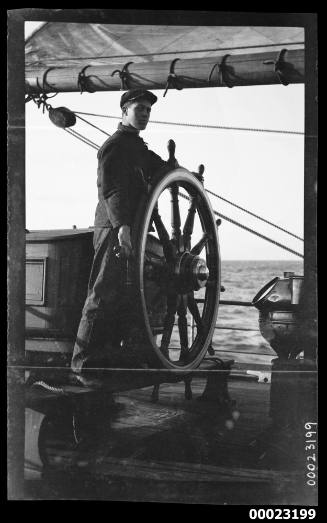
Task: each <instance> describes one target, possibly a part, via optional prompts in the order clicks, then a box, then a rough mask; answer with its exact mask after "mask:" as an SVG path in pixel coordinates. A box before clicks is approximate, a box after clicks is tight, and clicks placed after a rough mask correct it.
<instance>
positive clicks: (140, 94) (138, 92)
mask: <svg viewBox="0 0 327 523" xmlns="http://www.w3.org/2000/svg"><path fill="white" fill-rule="evenodd" d="M137 98H146V99H147V100H149V101H150V102H151V105H153V104H155V103H156V101H157V100H158V98H157V97H156V95H155V94H153V93H151V91H147V90H146V89H142V88H135V89H130V90H129V91H126V93H124V94H123V96H122V97H121V99H120V107H121V108H122V107H123V106H124V105H125V103H126V102H130V101H132V100H136V99H137Z"/></svg>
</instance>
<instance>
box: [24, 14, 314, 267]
mask: <svg viewBox="0 0 327 523" xmlns="http://www.w3.org/2000/svg"><path fill="white" fill-rule="evenodd" d="M29 24H33V25H29ZM36 24H39V23H28V26H27V24H25V26H27V27H26V29H27V32H26V36H28V34H29V33H30V32H31V31H32V30H34V29H35V28H36V27H37V25H36ZM153 92H154V93H155V94H156V95H157V96H158V101H157V103H156V104H155V105H153V107H152V114H151V120H158V121H165V122H179V123H193V124H198V125H199V124H203V125H216V126H235V127H249V128H259V129H277V130H292V131H297V132H303V131H304V85H303V84H296V85H288V86H287V87H286V86H283V85H273V86H250V87H234V88H232V89H229V88H227V87H226V88H201V89H184V90H182V91H177V90H169V91H168V93H167V95H166V97H163V90H154V91H153ZM121 94H122V92H98V93H83V94H82V95H81V94H80V93H60V94H58V95H57V96H56V97H54V98H53V99H52V100H49V102H50V103H51V104H52V106H53V107H59V106H65V107H68V108H69V109H71V110H75V111H81V112H89V113H97V114H103V115H110V116H116V117H120V116H121V113H120V108H119V100H120V97H121ZM83 117H84V118H87V119H88V120H89V121H90V122H91V123H93V124H95V125H97V126H99V127H101V128H102V129H103V130H105V131H106V132H107V133H109V134H113V133H114V132H115V130H116V128H117V125H118V122H119V120H118V119H110V118H100V117H99V118H96V117H91V116H89V117H88V116H84V115H83ZM73 129H74V130H76V131H78V132H80V133H81V134H84V135H86V136H88V137H89V138H90V139H91V140H92V141H94V142H95V143H97V144H98V145H101V144H102V143H103V142H104V141H105V139H106V136H105V135H104V134H102V133H101V132H99V131H97V130H95V129H93V128H92V127H90V126H88V125H86V124H84V123H83V122H80V121H78V123H77V124H76V125H75V126H74V127H73ZM141 136H142V138H143V139H144V140H145V141H146V142H147V143H148V147H149V148H150V149H152V150H153V151H155V152H156V153H157V154H159V155H160V156H162V158H164V159H167V158H168V153H167V142H168V140H169V139H171V138H172V139H173V140H174V141H175V143H176V158H177V160H178V162H179V164H180V165H182V166H183V167H185V168H187V169H188V170H190V171H195V170H197V168H198V165H199V164H203V165H204V166H205V171H204V184H205V187H206V188H207V189H209V190H211V191H213V192H215V193H218V194H219V195H221V196H222V197H224V198H226V199H228V200H231V201H232V202H234V203H236V204H238V205H240V206H242V207H244V208H246V209H248V210H250V211H251V212H254V213H255V214H258V215H260V216H262V217H264V218H266V219H267V220H269V221H272V222H273V223H276V224H277V225H279V226H281V227H283V228H285V229H287V230H289V231H291V232H293V233H294V234H297V235H299V236H301V237H302V238H303V200H304V193H303V189H304V136H303V135H291V134H275V133H268V132H249V131H236V130H222V129H205V128H200V127H198V128H197V127H183V126H175V125H162V124H157V123H151V122H150V123H149V125H148V127H147V129H146V130H145V131H143V132H142V133H141ZM96 170H97V158H96V151H95V150H94V149H92V148H91V147H89V146H88V145H85V144H83V143H81V142H80V141H78V140H76V138H74V137H72V136H71V135H69V134H68V133H66V132H64V131H63V130H62V129H60V128H58V127H55V126H54V125H53V124H52V123H51V121H50V120H49V117H48V114H47V112H45V113H44V114H43V112H42V109H38V108H37V106H36V105H35V104H34V103H33V102H29V103H28V104H26V227H27V228H28V229H29V230H35V229H61V228H67V229H69V228H71V227H72V226H73V225H76V226H77V227H78V228H84V227H89V226H92V225H93V220H94V212H95V207H96V203H97V187H96ZM209 198H210V201H211V205H212V207H213V209H215V210H217V211H218V212H221V213H223V214H225V215H227V216H229V217H230V218H232V219H234V220H236V221H239V222H240V223H242V224H244V225H246V226H247V227H250V228H254V229H255V230H257V231H258V232H260V233H261V234H264V235H266V236H269V237H271V238H272V239H274V240H276V241H278V242H280V243H282V244H285V245H287V246H288V247H290V248H291V249H293V250H295V251H297V252H300V253H302V252H303V242H301V241H299V240H296V239H293V238H291V237H290V236H288V235H286V234H285V233H283V232H281V231H278V230H276V229H274V228H272V227H271V226H268V225H266V224H263V223H261V222H260V221H258V220H256V219H254V218H251V217H250V216H248V215H247V214H245V213H243V212H241V211H239V210H237V209H235V208H233V207H231V206H230V205H228V204H226V203H224V202H223V201H222V200H220V199H217V198H214V197H213V196H209ZM165 213H168V209H164V210H163V214H164V215H165ZM219 241H220V251H221V257H222V259H226V260H227V259H228V260H231V259H257V260H259V259H262V260H264V259H267V260H277V259H280V260H282V259H283V260H288V259H289V260H300V258H299V257H297V256H295V255H293V254H291V253H289V252H288V251H285V250H282V249H281V248H279V247H277V246H276V245H273V244H271V243H268V242H266V241H264V240H263V239H261V238H258V237H256V236H254V235H252V234H249V233H248V232H246V231H244V230H242V229H240V228H239V227H236V226H235V225H233V224H230V223H229V222H227V221H226V220H223V222H222V225H221V226H220V228H219Z"/></svg>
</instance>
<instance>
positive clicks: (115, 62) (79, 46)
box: [25, 22, 304, 94]
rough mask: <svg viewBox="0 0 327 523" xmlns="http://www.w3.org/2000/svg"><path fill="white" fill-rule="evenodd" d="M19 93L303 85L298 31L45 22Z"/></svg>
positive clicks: (30, 42)
mask: <svg viewBox="0 0 327 523" xmlns="http://www.w3.org/2000/svg"><path fill="white" fill-rule="evenodd" d="M25 63H26V72H25V81H26V92H27V93H29V94H37V93H40V92H45V93H49V92H73V91H83V90H85V91H89V92H94V91H115V90H119V89H128V88H131V87H140V86H142V87H145V88H147V89H165V88H175V89H176V88H177V89H184V88H194V87H226V86H227V87H234V86H245V85H265V84H274V83H282V84H284V85H287V84H289V83H303V82H304V29H303V28H295V27H250V26H242V27H234V26H228V27H227V26H167V25H120V24H92V23H67V22H64V23H63V22H49V23H46V24H44V25H43V26H42V27H41V28H40V29H39V30H38V31H36V32H35V33H34V34H33V35H32V36H31V37H30V38H28V39H27V40H26V45H25Z"/></svg>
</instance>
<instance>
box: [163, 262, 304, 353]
mask: <svg viewBox="0 0 327 523" xmlns="http://www.w3.org/2000/svg"><path fill="white" fill-rule="evenodd" d="M286 271H292V272H294V273H295V274H296V275H301V276H302V275H303V261H302V260H299V261H297V260H295V261H292V260H289V261H283V260H272V261H270V260H269V261H267V260H225V261H222V264H221V285H222V286H224V287H225V292H222V293H221V294H220V299H221V300H224V301H225V300H226V301H232V300H233V301H244V302H252V300H253V298H254V296H255V295H256V294H257V293H258V292H259V291H260V289H262V287H263V286H264V285H265V284H266V283H268V282H269V281H270V280H272V279H273V278H275V277H276V276H278V277H280V278H283V277H284V272H286ZM195 297H196V298H203V297H204V289H201V291H198V292H197V293H195ZM198 306H199V309H200V310H201V309H202V304H199V305H198ZM175 321H176V318H175ZM176 323H177V322H176ZM176 323H175V327H174V329H173V334H172V338H171V345H170V347H171V348H172V347H179V346H180V344H179V332H178V327H177V324H176ZM188 324H189V325H190V324H191V316H190V314H188ZM212 341H213V343H212V345H213V348H214V349H215V350H216V351H219V350H220V351H224V352H225V351H226V352H227V351H233V352H239V353H247V354H253V355H256V354H258V355H269V356H274V357H275V356H276V353H275V352H274V351H273V350H272V348H271V347H270V345H269V343H268V342H267V341H266V340H265V339H264V338H263V336H262V335H261V333H260V331H259V311H258V310H257V309H256V308H255V307H243V306H239V305H223V304H220V305H219V309H218V318H217V323H216V329H215V332H214V337H213V340H212ZM190 342H191V329H190V328H189V343H190ZM175 357H176V358H177V357H178V354H176V356H173V358H175ZM253 358H254V361H255V356H253ZM253 358H252V359H253Z"/></svg>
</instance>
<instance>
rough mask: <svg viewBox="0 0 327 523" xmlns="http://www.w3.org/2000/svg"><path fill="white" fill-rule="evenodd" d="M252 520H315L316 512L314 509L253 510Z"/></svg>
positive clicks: (250, 514)
mask: <svg viewBox="0 0 327 523" xmlns="http://www.w3.org/2000/svg"><path fill="white" fill-rule="evenodd" d="M249 517H250V519H314V518H315V517H316V511H315V509H314V508H309V509H306V508H300V509H298V508H294V509H289V508H268V509H265V508H259V509H255V508H251V509H250V511H249Z"/></svg>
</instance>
